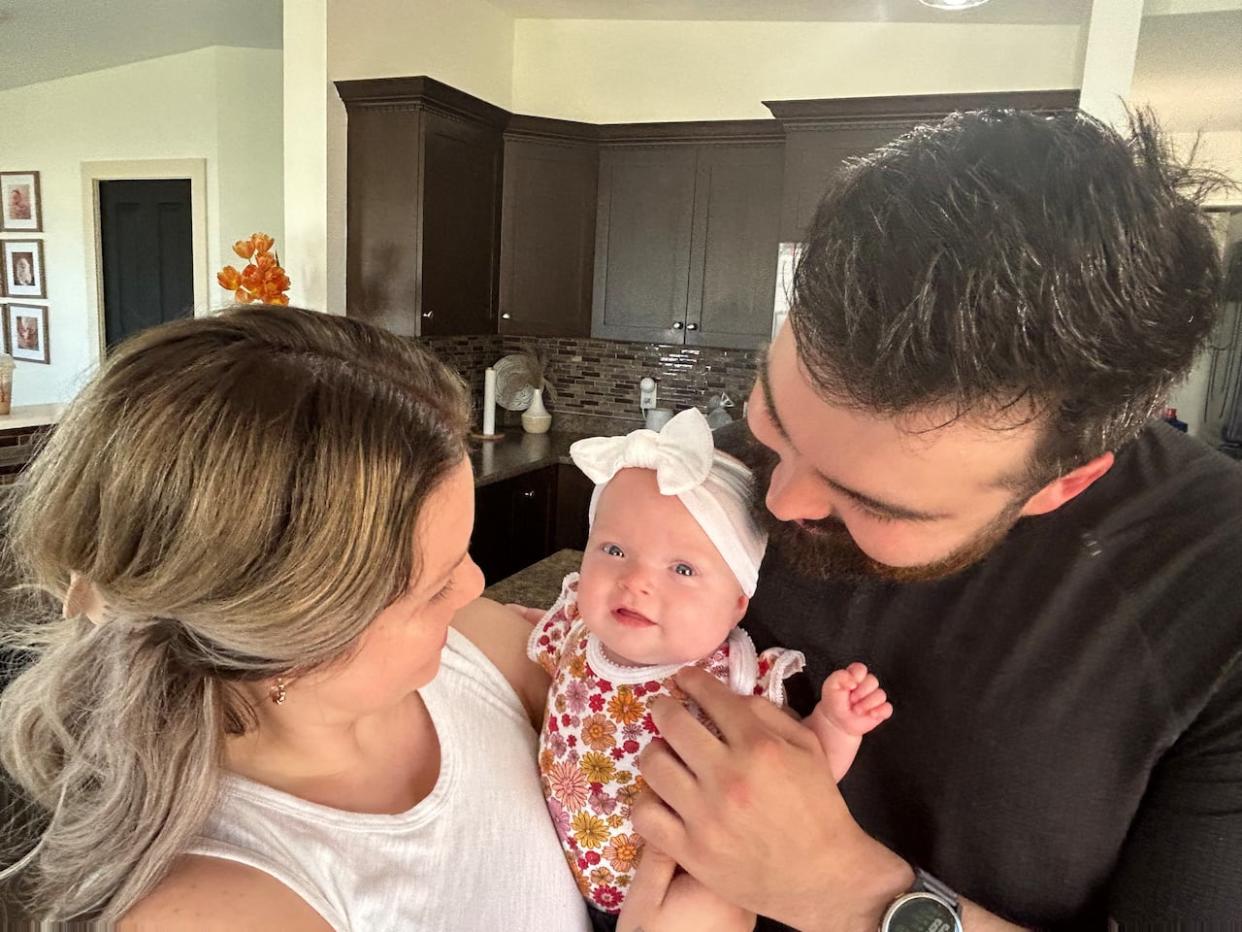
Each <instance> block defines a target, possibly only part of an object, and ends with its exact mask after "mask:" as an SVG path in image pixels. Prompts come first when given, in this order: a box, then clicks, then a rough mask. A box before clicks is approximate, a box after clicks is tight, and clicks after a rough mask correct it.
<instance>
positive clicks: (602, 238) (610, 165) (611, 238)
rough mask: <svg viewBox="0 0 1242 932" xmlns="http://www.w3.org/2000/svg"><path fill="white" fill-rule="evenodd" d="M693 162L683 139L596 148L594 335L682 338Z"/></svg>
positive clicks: (661, 340)
mask: <svg viewBox="0 0 1242 932" xmlns="http://www.w3.org/2000/svg"><path fill="white" fill-rule="evenodd" d="M697 162H698V149H697V147H695V146H686V145H669V146H657V147H650V148H648V147H641V148H639V147H635V148H611V149H605V150H604V151H602V152H601V153H600V160H599V209H598V211H597V212H596V217H595V224H596V229H595V287H594V300H593V309H592V324H591V335H592V336H594V337H604V338H607V339H614V340H646V341H651V342H654V343H682V342H684V340H683V334H684V332H685V325H686V306H687V301H688V299H689V293H690V251H691V239H692V236H693V232H694V183H695V176H696V172H697Z"/></svg>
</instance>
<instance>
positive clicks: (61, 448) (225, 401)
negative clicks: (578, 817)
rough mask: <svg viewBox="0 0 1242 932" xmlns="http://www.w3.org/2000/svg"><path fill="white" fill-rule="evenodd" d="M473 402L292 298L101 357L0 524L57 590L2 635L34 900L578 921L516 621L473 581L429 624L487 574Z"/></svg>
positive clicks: (61, 913) (155, 335)
mask: <svg viewBox="0 0 1242 932" xmlns="http://www.w3.org/2000/svg"><path fill="white" fill-rule="evenodd" d="M468 414H469V411H468V404H467V398H466V394H465V391H464V389H463V386H462V385H461V383H460V381H459V380H458V379H456V378H455V377H454V376H452V375H451V374H450V373H449V372H448V370H447V369H445V368H444V367H443V366H442V365H441V364H440V363H438V362H436V361H435V360H434V359H433V358H432V357H431V356H430V355H428V354H427V353H425V352H423V351H422V350H420V349H419V348H418V347H416V346H415V345H413V344H412V343H410V342H408V341H405V340H401V339H399V338H397V337H394V336H392V335H389V334H387V333H384V332H381V331H378V330H375V329H373V328H370V327H367V326H365V325H362V324H359V323H358V322H356V321H351V320H348V319H345V318H339V317H330V316H327V315H320V314H315V313H312V312H308V311H303V310H298V309H294V308H272V307H263V308H257V309H255V308H251V309H232V310H230V311H227V312H225V313H223V314H221V315H219V316H217V317H212V318H200V319H193V320H185V321H178V322H175V323H172V324H168V325H165V326H162V327H158V328H155V329H153V330H149V331H147V332H145V333H143V334H140V335H139V336H137V337H136V338H134V339H133V340H131V341H130V342H128V343H126V344H125V345H124V346H122V347H121V348H120V349H119V350H118V351H117V352H116V353H115V354H114V355H113V356H111V357H110V358H109V360H108V361H107V363H106V364H105V366H104V368H103V371H102V372H101V373H100V374H99V375H98V376H97V377H96V378H95V379H94V380H93V381H92V382H91V384H90V385H89V386H88V387H87V388H86V389H85V390H84V391H83V392H82V394H81V395H80V396H79V397H78V398H77V399H76V400H75V401H74V402H73V403H72V404H71V405H70V407H69V410H68V411H67V412H66V415H65V417H64V419H63V420H62V422H61V424H60V426H59V428H58V429H57V431H56V432H55V434H54V435H53V437H52V439H51V441H50V442H49V444H48V446H47V448H46V449H45V450H44V451H43V453H42V454H41V455H40V456H39V458H38V459H37V461H36V462H35V464H34V465H33V466H32V467H31V470H30V473H29V475H28V478H27V481H26V484H25V485H26V488H25V490H24V494H23V497H22V500H21V503H20V505H19V506H18V510H17V513H16V515H15V519H14V523H13V539H14V542H15V549H16V556H17V558H18V560H19V565H20V568H21V569H22V570H23V571H24V573H25V575H26V576H27V577H28V578H29V579H30V580H31V581H32V582H34V583H35V584H36V585H37V586H39V587H41V588H42V589H44V590H45V591H47V592H50V593H52V594H53V595H54V596H55V597H56V598H57V599H59V600H61V601H62V602H63V603H64V616H65V617H64V618H63V619H56V620H44V622H43V623H41V624H34V625H27V626H23V627H22V628H21V630H19V631H17V632H12V633H11V636H10V638H9V640H10V641H11V642H12V643H14V644H16V645H17V646H19V647H22V648H25V649H34V650H35V651H36V652H37V659H36V660H35V662H34V663H33V664H32V665H31V666H29V667H28V668H27V669H26V670H25V671H24V672H23V673H22V674H21V675H20V676H19V677H18V678H17V679H16V680H15V681H14V682H13V683H12V684H11V685H10V686H9V688H8V689H7V690H6V691H5V692H4V693H3V695H2V696H0V736H2V738H0V761H2V762H3V765H4V767H5V768H6V769H7V770H8V771H9V773H10V774H11V775H12V776H13V777H14V778H15V779H16V781H17V782H18V783H19V784H20V786H21V787H23V788H24V789H25V791H26V792H27V794H28V795H29V796H30V798H31V800H32V801H33V802H34V803H35V805H36V806H37V807H38V808H39V809H40V810H42V812H43V813H44V815H45V816H46V821H45V825H44V826H43V830H42V831H41V833H40V834H39V835H38V838H37V846H36V847H34V848H33V849H32V850H31V851H30V852H29V853H28V854H27V856H26V857H25V858H24V859H23V862H22V865H21V866H22V869H23V871H24V873H25V876H26V878H27V880H28V881H29V882H30V884H31V900H32V902H34V903H36V904H38V905H39V907H41V909H42V910H43V911H44V912H45V913H46V914H47V915H48V916H50V917H57V918H65V917H71V916H96V917H99V918H100V919H102V920H104V921H112V920H117V919H120V920H121V927H122V928H159V929H195V930H203V929H214V928H220V929H226V928H227V929H235V928H238V927H246V928H251V927H268V928H280V929H284V930H287V929H293V930H303V929H304V930H312V929H313V930H322V929H330V928H336V929H380V928H409V929H417V928H434V929H471V928H479V929H487V928H497V929H499V928H506V929H548V930H558V929H582V928H585V927H586V925H587V920H586V917H585V910H584V907H583V905H582V901H581V898H580V897H579V895H578V890H577V888H576V886H575V884H574V882H573V880H572V878H571V876H570V873H569V871H568V870H567V869H566V867H565V863H564V860H563V857H562V855H561V854H560V851H559V846H558V843H557V838H556V834H555V831H554V830H553V828H552V825H551V823H550V820H549V818H548V815H547V811H546V809H545V807H544V803H543V799H542V795H541V792H540V787H539V783H538V777H537V775H536V770H535V767H534V763H533V762H534V757H535V742H536V739H535V733H534V730H533V728H532V727H531V722H532V720H533V719H534V717H535V716H536V715H537V714H538V712H539V710H540V709H541V707H542V702H543V694H542V690H543V689H544V688H545V687H546V680H543V681H540V680H539V679H538V678H537V677H536V678H532V677H531V676H530V674H529V668H530V667H531V666H533V665H530V664H525V663H524V662H522V661H521V656H522V646H523V643H524V640H525V637H526V635H527V633H528V631H529V628H528V627H527V626H526V625H525V623H524V622H522V621H521V620H520V619H519V618H518V617H517V616H515V615H513V614H511V613H509V612H507V611H505V610H504V609H501V608H499V607H498V606H495V605H494V604H491V603H486V602H478V603H475V605H473V606H472V607H471V609H470V610H468V611H466V612H463V613H461V615H460V616H459V618H458V621H457V624H458V628H457V629H452V628H450V627H449V625H450V622H452V621H453V619H454V614H455V613H457V612H458V610H459V609H461V608H462V607H463V606H465V605H466V604H467V603H469V602H471V601H472V600H474V599H475V598H476V596H478V594H479V592H480V591H481V589H482V576H481V574H480V572H479V570H478V567H476V566H475V565H474V563H473V562H472V561H471V559H470V557H469V555H468V553H467V546H468V544H469V540H470V531H471V525H472V523H473V481H472V476H471V471H470V465H469V461H468V460H467V459H466V432H467V425H468ZM489 655H490V656H493V657H495V658H497V661H498V664H497V663H493V662H492V661H490V660H489V659H488V658H489ZM514 658H517V659H516V660H515V659H514ZM519 664H520V666H519ZM502 670H505V671H507V672H508V673H509V675H510V679H511V680H512V681H513V682H514V683H516V684H517V688H516V689H515V688H514V686H513V685H511V683H510V682H509V681H507V680H506V677H505V675H504V673H502Z"/></svg>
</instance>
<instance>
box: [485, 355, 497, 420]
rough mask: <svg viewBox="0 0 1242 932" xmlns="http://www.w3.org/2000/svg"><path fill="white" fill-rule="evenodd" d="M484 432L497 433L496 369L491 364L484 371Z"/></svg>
mask: <svg viewBox="0 0 1242 932" xmlns="http://www.w3.org/2000/svg"><path fill="white" fill-rule="evenodd" d="M483 433H485V434H487V435H489V436H490V435H491V434H494V433H496V370H495V369H493V368H492V367H491V366H488V367H487V369H486V371H485V372H484V373H483Z"/></svg>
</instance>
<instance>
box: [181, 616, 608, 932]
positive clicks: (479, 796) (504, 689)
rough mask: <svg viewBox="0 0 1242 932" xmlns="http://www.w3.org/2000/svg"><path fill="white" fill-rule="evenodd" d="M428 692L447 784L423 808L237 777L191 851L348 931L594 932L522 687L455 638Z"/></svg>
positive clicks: (453, 634)
mask: <svg viewBox="0 0 1242 932" xmlns="http://www.w3.org/2000/svg"><path fill="white" fill-rule="evenodd" d="M419 692H420V695H421V696H422V698H423V701H424V702H425V703H426V705H427V710H428V712H429V713H430V714H431V720H432V722H433V723H434V725H435V729H436V734H437V735H438V736H439V739H440V774H439V777H438V779H437V781H436V785H435V788H434V789H433V790H432V792H431V794H430V795H429V796H427V798H426V799H424V800H422V801H421V802H419V803H418V804H417V805H416V806H414V808H413V809H410V810H409V811H407V812H403V813H400V814H397V815H375V814H363V813H356V812H345V811H342V810H340V809H332V808H330V807H328V806H321V805H318V804H316V803H311V802H307V801H306V800H303V799H299V798H297V797H295V796H291V795H289V794H288V793H283V792H280V791H279V790H275V789H272V788H271V787H268V786H264V785H262V784H259V783H255V782H254V781H251V780H246V779H244V778H241V777H238V776H235V775H232V774H229V775H226V777H225V782H224V789H223V793H222V796H221V800H220V803H219V804H218V806H217V808H216V809H215V811H214V812H213V813H212V816H211V817H210V819H209V820H208V823H207V825H206V826H205V827H204V828H203V830H202V832H201V834H200V835H199V836H198V837H197V838H196V839H195V840H194V843H193V844H192V845H191V846H190V848H189V849H188V853H190V854H200V855H208V856H211V857H218V858H225V859H227V860H231V861H237V862H240V863H242V864H247V865H249V866H251V867H255V868H258V869H259V870H262V871H265V872H266V873H268V874H270V875H271V876H273V877H275V878H276V879H277V880H279V881H280V882H281V883H283V884H284V885H285V886H287V887H288V888H289V889H290V890H292V891H293V892H294V893H296V894H298V896H300V897H302V899H304V900H305V901H306V902H307V903H308V904H309V905H310V906H312V907H313V908H314V909H315V910H317V911H318V912H319V914H320V915H322V916H323V917H324V919H326V920H327V921H328V922H329V923H330V924H331V925H332V927H333V928H334V929H337V930H351V932H373V930H384V929H401V930H412V932H413V930H441V929H442V930H449V932H457V930H475V929H477V930H488V932H491V930H497V929H505V930H514V932H524V930H541V932H561V930H578V932H580V930H586V929H589V928H590V922H589V920H588V919H587V913H586V906H585V904H584V902H583V899H582V895H581V894H580V893H579V892H578V886H577V884H576V882H575V881H574V879H573V876H572V874H571V873H570V870H569V867H568V866H567V865H566V863H565V857H564V855H563V854H562V853H561V846H560V843H559V841H558V839H557V835H556V830H555V828H554V827H553V825H552V821H551V818H550V816H549V815H548V810H547V807H546V805H545V803H544V799H543V791H542V790H541V789H540V785H539V772H538V767H537V765H536V761H535V755H536V749H537V744H538V736H537V735H536V734H535V731H534V729H533V728H532V727H531V724H530V720H529V719H528V718H527V717H526V712H525V710H524V709H523V708H522V704H521V701H520V700H519V699H518V697H517V694H516V693H515V692H514V691H513V688H512V687H511V686H510V685H509V683H508V682H507V681H506V680H505V678H504V677H503V675H501V673H500V671H499V670H497V669H496V667H495V666H493V665H492V663H491V661H489V660H488V659H487V658H486V657H485V656H484V655H483V653H482V651H480V650H479V649H478V648H477V647H475V646H474V644H472V643H471V642H470V641H469V640H467V639H466V637H465V636H463V635H462V634H460V633H458V632H457V631H456V630H454V629H450V630H449V639H448V644H447V645H446V646H445V648H444V651H443V653H442V655H441V667H440V672H439V674H438V675H437V676H436V678H435V680H433V681H432V682H431V683H430V684H429V685H427V686H425V687H424V688H423V689H421V690H420V691H419Z"/></svg>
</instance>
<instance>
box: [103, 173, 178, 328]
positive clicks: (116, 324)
mask: <svg viewBox="0 0 1242 932" xmlns="http://www.w3.org/2000/svg"><path fill="white" fill-rule="evenodd" d="M99 246H100V259H101V270H100V271H101V277H102V284H103V322H104V333H103V337H104V346H105V348H106V349H111V348H112V347H113V346H116V345H117V344H118V343H120V342H121V341H122V340H124V339H125V338H127V337H129V336H132V335H133V334H135V333H138V332H139V331H141V330H146V329H147V328H148V327H154V326H156V325H158V324H162V323H165V322H167V321H170V320H175V319H177V318H179V317H192V316H193V315H194V250H193V222H192V210H191V202H190V180H189V179H188V178H159V179H126V180H121V181H100V182H99Z"/></svg>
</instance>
